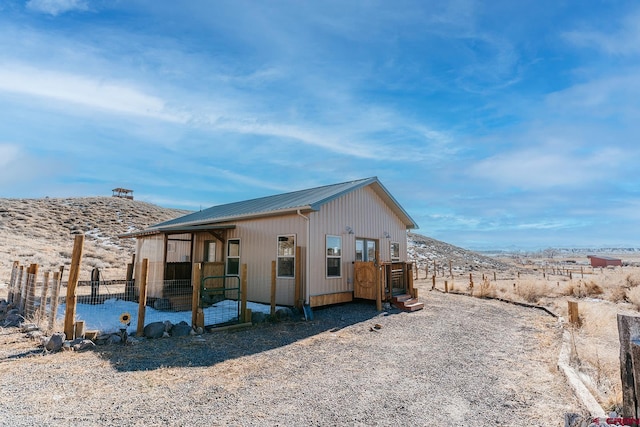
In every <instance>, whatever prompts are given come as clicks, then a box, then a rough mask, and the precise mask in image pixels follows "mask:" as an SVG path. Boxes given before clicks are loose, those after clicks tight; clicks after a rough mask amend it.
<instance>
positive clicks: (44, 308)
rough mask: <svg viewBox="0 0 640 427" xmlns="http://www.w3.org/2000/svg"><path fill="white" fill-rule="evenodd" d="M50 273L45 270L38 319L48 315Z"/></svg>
mask: <svg viewBox="0 0 640 427" xmlns="http://www.w3.org/2000/svg"><path fill="white" fill-rule="evenodd" d="M49 274H50V272H48V271H45V272H44V280H43V282H42V292H41V293H40V307H39V308H38V321H40V320H41V319H43V318H44V317H45V316H46V315H47V293H48V292H49Z"/></svg>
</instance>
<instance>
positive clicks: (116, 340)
mask: <svg viewBox="0 0 640 427" xmlns="http://www.w3.org/2000/svg"><path fill="white" fill-rule="evenodd" d="M106 342H107V344H120V343H121V342H122V337H121V336H120V335H118V334H111V335H109V338H107V341H106Z"/></svg>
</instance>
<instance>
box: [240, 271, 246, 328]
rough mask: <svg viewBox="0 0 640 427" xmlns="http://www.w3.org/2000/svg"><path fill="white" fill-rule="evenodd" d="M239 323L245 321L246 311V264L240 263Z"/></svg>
mask: <svg viewBox="0 0 640 427" xmlns="http://www.w3.org/2000/svg"><path fill="white" fill-rule="evenodd" d="M240 298H241V299H240V323H244V322H245V320H246V319H245V316H246V314H247V313H246V312H247V264H242V274H241V276H240Z"/></svg>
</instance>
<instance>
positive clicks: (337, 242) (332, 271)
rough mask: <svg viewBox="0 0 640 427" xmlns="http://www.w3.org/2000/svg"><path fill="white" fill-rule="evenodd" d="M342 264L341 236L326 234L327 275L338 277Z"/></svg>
mask: <svg viewBox="0 0 640 427" xmlns="http://www.w3.org/2000/svg"><path fill="white" fill-rule="evenodd" d="M341 265H342V237H340V236H327V277H340V276H341V268H340V266H341Z"/></svg>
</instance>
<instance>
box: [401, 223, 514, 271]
mask: <svg viewBox="0 0 640 427" xmlns="http://www.w3.org/2000/svg"><path fill="white" fill-rule="evenodd" d="M407 255H408V257H409V260H410V261H414V262H415V263H416V265H417V266H418V269H419V270H421V271H424V268H425V266H426V265H427V264H428V265H429V270H431V271H432V268H433V263H434V261H435V263H436V265H437V266H438V268H443V267H444V268H445V269H446V270H447V271H448V269H449V261H451V265H452V269H453V271H454V272H456V273H463V272H472V271H492V270H498V271H505V270H509V269H510V268H513V265H510V264H507V263H504V262H501V261H499V260H497V259H494V258H491V257H487V256H484V255H480V254H479V253H477V252H473V251H469V250H467V249H463V248H460V247H457V246H454V245H450V244H448V243H445V242H441V241H440V240H436V239H432V238H430V237H426V236H422V235H420V234H416V233H407ZM420 277H422V276H420Z"/></svg>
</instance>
